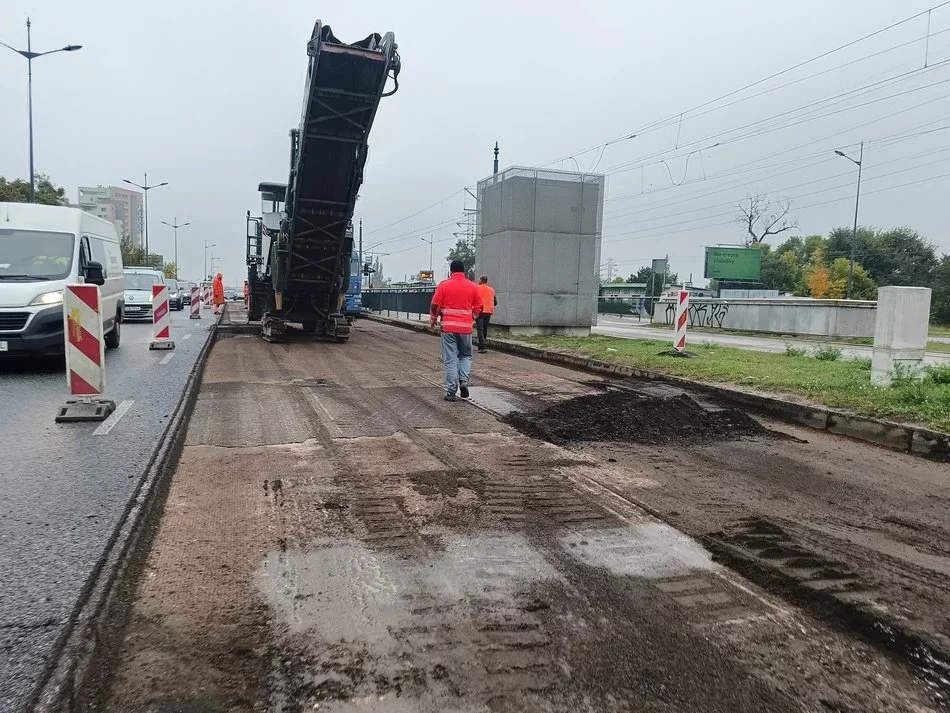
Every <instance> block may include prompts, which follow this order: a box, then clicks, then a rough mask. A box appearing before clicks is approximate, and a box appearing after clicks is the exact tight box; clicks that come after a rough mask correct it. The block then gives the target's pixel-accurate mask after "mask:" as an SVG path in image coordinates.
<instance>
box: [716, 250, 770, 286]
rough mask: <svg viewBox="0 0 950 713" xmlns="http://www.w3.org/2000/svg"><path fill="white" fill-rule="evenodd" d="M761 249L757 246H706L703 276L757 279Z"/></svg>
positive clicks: (724, 278)
mask: <svg viewBox="0 0 950 713" xmlns="http://www.w3.org/2000/svg"><path fill="white" fill-rule="evenodd" d="M761 272H762V251H761V250H759V249H758V248H719V247H716V248H706V270H705V272H704V274H703V277H706V278H710V279H712V278H715V279H718V280H756V281H757V280H758V279H759V276H760V274H761Z"/></svg>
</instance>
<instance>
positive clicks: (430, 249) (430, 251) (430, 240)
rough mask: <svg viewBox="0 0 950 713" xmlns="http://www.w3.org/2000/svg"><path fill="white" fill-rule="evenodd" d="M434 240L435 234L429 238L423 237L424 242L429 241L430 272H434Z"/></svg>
mask: <svg viewBox="0 0 950 713" xmlns="http://www.w3.org/2000/svg"><path fill="white" fill-rule="evenodd" d="M433 240H434V238H433V236H431V235H430V236H429V237H428V238H423V239H422V242H424V243H429V272H432V242H433ZM434 277H435V275H434V274H433V279H434Z"/></svg>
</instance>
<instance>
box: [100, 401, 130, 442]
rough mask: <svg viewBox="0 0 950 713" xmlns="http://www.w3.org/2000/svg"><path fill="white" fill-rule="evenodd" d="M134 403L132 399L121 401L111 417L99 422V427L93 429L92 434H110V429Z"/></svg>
mask: <svg viewBox="0 0 950 713" xmlns="http://www.w3.org/2000/svg"><path fill="white" fill-rule="evenodd" d="M134 403H135V401H133V400H131V399H129V400H127V401H123V402H122V403H120V404H119V406H118V407H117V408H116V410H115V411H113V412H112V415H111V416H109V418H107V419H106V420H105V421H103V422H102V423H100V424H99V428H97V429H96V430H95V431H93V432H92V435H94V436H105V435H108V433H109V431H111V430H112V429H113V428H114V427H115V425H116V424H117V423H118V422H119V419H120V418H122V417H123V416H125V414H126V412H127V411H128V410H129V409H130V408H132V404H134Z"/></svg>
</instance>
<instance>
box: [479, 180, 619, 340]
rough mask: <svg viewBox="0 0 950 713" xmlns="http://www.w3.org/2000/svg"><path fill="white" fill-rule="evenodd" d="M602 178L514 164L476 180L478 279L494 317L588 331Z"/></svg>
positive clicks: (504, 323) (546, 328) (511, 323)
mask: <svg viewBox="0 0 950 713" xmlns="http://www.w3.org/2000/svg"><path fill="white" fill-rule="evenodd" d="M605 185H606V183H605V178H604V176H603V175H599V174H589V173H575V172H571V171H548V170H540V169H531V168H519V167H513V168H508V169H505V170H504V171H502V172H500V173H497V174H495V175H493V176H490V177H488V178H486V179H484V180H482V181H479V183H478V237H477V242H476V250H475V256H476V257H475V259H476V268H475V272H476V279H477V277H478V275H487V276H488V279H489V282H490V283H491V284H492V286H493V287H494V288H495V291H496V293H497V297H498V307H497V308H496V309H495V315H494V317H492V324H493V325H495V324H498V325H499V326H501V327H509V328H511V329H513V330H515V331H517V332H521V333H525V334H551V333H569V334H590V327H591V325H592V324H594V323H595V320H596V316H597V292H598V289H599V287H600V275H599V266H600V237H601V226H602V223H603V213H604V193H605Z"/></svg>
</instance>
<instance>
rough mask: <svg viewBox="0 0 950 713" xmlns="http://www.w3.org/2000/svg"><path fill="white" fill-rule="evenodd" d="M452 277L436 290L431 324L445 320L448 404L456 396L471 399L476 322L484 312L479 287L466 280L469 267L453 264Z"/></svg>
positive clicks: (443, 359) (446, 397)
mask: <svg viewBox="0 0 950 713" xmlns="http://www.w3.org/2000/svg"><path fill="white" fill-rule="evenodd" d="M449 272H450V273H451V276H450V277H449V279H448V280H443V281H442V282H440V283H439V286H438V287H436V288H435V294H434V295H432V306H431V307H430V308H429V323H430V324H431V325H432V326H433V327H434V326H435V324H436V322H437V321H438V319H439V317H442V362H443V364H444V365H445V400H446V401H455V400H456V396H455V392H456V391H460V392H461V396H462V398H463V399H467V398H468V379H469V376H470V374H471V369H472V320H473V319H475V318H476V317H478V315H479V314H481V311H482V297H481V294H479V291H478V285H476V284H475V283H474V282H472V281H471V280H469V279H468V278H467V277H466V276H465V264H464V263H463V262H462V261H461V260H453V261H452V264H451V265H450V266H449Z"/></svg>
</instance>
